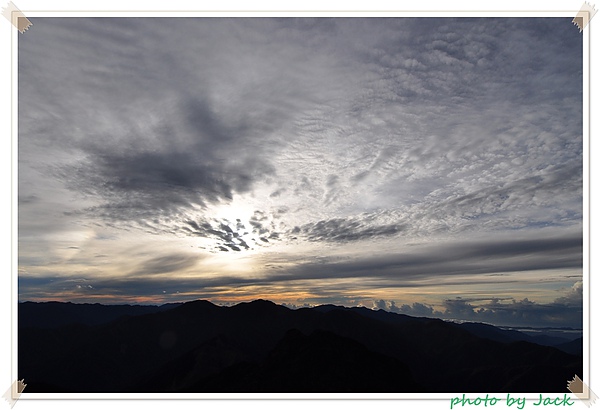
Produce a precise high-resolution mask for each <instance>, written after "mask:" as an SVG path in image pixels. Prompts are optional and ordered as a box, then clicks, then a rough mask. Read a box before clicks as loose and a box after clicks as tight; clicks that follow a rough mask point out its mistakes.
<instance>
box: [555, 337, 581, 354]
mask: <svg viewBox="0 0 600 410" xmlns="http://www.w3.org/2000/svg"><path fill="white" fill-rule="evenodd" d="M554 347H556V348H557V349H560V350H562V351H563V352H567V353H570V354H574V355H577V356H583V337H579V338H577V339H575V340H571V341H570V342H565V343H561V344H559V345H556V346H554Z"/></svg>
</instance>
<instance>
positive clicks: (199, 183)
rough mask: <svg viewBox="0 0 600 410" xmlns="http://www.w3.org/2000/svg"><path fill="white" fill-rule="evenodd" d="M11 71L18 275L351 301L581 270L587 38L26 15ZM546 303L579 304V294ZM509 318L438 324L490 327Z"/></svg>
mask: <svg viewBox="0 0 600 410" xmlns="http://www.w3.org/2000/svg"><path fill="white" fill-rule="evenodd" d="M74 33H76V35H75V34H74ZM19 56H20V57H19V79H20V84H19V104H20V107H23V109H20V110H19V195H20V198H19V201H20V202H19V264H20V266H21V267H23V268H24V269H26V271H27V272H29V275H31V276H36V275H37V276H42V275H50V276H52V275H53V273H52V272H56V271H63V272H65V275H66V274H67V273H66V272H69V273H68V275H74V274H75V273H74V271H75V270H76V269H80V271H83V269H84V267H85V266H86V262H87V265H88V266H90V267H93V268H98V269H99V270H100V268H99V266H100V262H102V265H101V267H102V270H103V271H104V270H109V271H111V272H122V273H121V274H123V275H125V272H127V273H131V274H132V275H133V276H130V277H123V278H110V280H111V282H110V283H109V281H108V280H104V279H103V280H101V281H99V283H94V284H92V285H93V286H94V292H97V293H95V295H96V297H100V296H101V292H102V291H104V292H105V293H106V295H119V297H126V296H127V295H130V296H132V297H150V296H154V295H159V296H160V295H162V294H163V293H162V292H163V291H165V292H166V293H165V295H169V294H170V293H169V292H171V291H173V294H174V292H175V291H176V290H179V291H189V293H188V296H190V295H191V294H193V295H196V296H206V297H219V298H220V300H226V296H224V293H227V292H230V293H229V294H230V295H238V293H236V292H237V291H238V290H240V289H243V292H247V293H248V295H250V294H251V293H252V292H263V293H264V294H266V295H277V294H278V292H284V291H285V288H286V287H289V289H295V290H296V289H300V288H302V289H305V291H306V292H309V291H310V292H312V293H311V294H310V295H308V294H307V295H304V296H302V297H305V298H307V299H308V298H312V299H311V300H310V301H308V300H307V303H309V302H310V303H313V302H314V301H327V300H333V298H335V297H340V298H342V299H340V300H344V301H347V302H348V303H350V302H349V301H351V300H353V301H356V302H357V303H359V301H360V303H362V302H363V301H364V298H363V297H362V296H361V295H362V294H367V293H369V292H366V293H365V292H362V291H363V290H369V291H373V290H374V289H379V288H384V287H385V288H386V289H391V291H393V290H394V289H399V288H402V287H407V288H411V289H414V288H418V287H424V288H427V289H430V288H431V286H433V285H432V284H433V283H435V284H437V285H438V286H439V285H440V283H443V284H447V285H449V286H459V285H462V284H469V283H471V284H472V283H478V284H480V285H481V286H482V288H485V289H487V290H486V292H487V293H486V295H485V296H486V297H487V296H489V295H490V294H494V293H495V292H496V293H497V292H499V290H498V289H496V288H494V284H496V285H497V284H498V283H506V282H502V281H509V280H510V281H513V282H512V283H513V284H514V287H515V288H514V289H515V292H518V291H519V290H520V288H519V287H520V286H521V285H522V284H523V283H529V281H531V279H530V277H533V276H539V272H545V271H552V272H559V270H563V271H564V272H565V275H567V274H568V275H577V274H578V273H579V272H580V271H581V268H582V264H583V262H582V261H583V194H582V192H583V191H582V189H583V166H582V164H583V140H582V135H583V132H582V118H583V117H582V109H583V107H582V103H581V101H582V97H583V94H582V89H581V84H582V73H583V70H582V64H581V62H582V38H581V36H580V35H579V33H577V32H576V31H573V30H572V25H571V24H570V22H569V20H568V19H567V18H564V19H563V18H535V19H529V18H431V19H430V18H428V19H427V24H422V19H414V18H381V19H370V18H365V19H363V18H315V19H312V18H298V19H291V18H243V19H239V18H231V19H230V18H216V19H214V18H202V19H196V18H191V19H170V18H166V19H162V18H161V19H145V18H135V19H127V20H123V19H110V18H108V19H107V18H103V19H94V18H92V19H90V18H70V19H62V18H38V20H36V30H35V32H33V31H32V32H31V33H29V34H28V36H26V37H23V39H22V40H20V41H19ZM548 84H552V87H548ZM100 234H102V235H104V236H105V237H111V238H113V239H111V241H110V242H111V245H109V244H107V242H108V241H105V240H103V239H101V238H102V236H101V235H100ZM157 238H160V240H161V241H164V248H161V249H160V251H159V252H156V253H154V254H150V256H149V255H148V254H146V255H141V256H139V258H138V259H135V260H133V259H132V258H126V257H124V256H123V255H121V251H120V248H122V247H123V243H124V242H122V241H130V242H128V243H136V244H138V246H139V247H140V248H144V247H149V248H152V249H155V248H153V246H155V245H154V244H155V243H156V240H157ZM161 243H163V242H161ZM190 246H193V247H194V250H196V251H198V252H199V255H202V258H203V259H202V261H203V262H204V261H206V262H207V263H212V265H211V266H212V267H215V268H214V271H212V270H211V272H212V274H214V275H213V276H214V277H211V278H205V277H203V272H201V270H200V269H198V270H196V268H195V263H196V261H197V260H199V259H201V258H200V257H199V256H198V257H194V256H190V255H187V253H184V252H182V249H189V247H190ZM69 247H78V248H79V249H78V250H76V249H71V250H70V251H68V252H66V251H65V250H66V249H68V248H69ZM267 247H269V249H267ZM89 249H96V251H93V252H92V251H89ZM75 251H77V252H75ZM69 252H70V253H69ZM75 253H77V255H75ZM97 254H103V255H109V256H110V257H106V258H102V261H98V258H96V256H98V255H97ZM115 255H120V256H119V257H116V256H115ZM250 256H252V258H249V257H250ZM247 257H248V258H249V259H246V258H247ZM86 258H87V259H86ZM224 260H228V261H244V262H243V268H247V271H248V272H252V273H251V274H247V275H246V276H243V275H242V274H240V275H230V274H229V273H228V272H229V271H230V270H231V266H230V265H227V263H225V262H223V261H224ZM230 263H233V262H230ZM225 265H227V269H228V270H226V271H225V270H220V269H221V267H222V266H225ZM242 270H243V269H242ZM144 271H146V272H147V273H145V274H144V273H143V272H144ZM94 272H95V271H94ZM179 272H187V273H190V275H192V276H193V277H194V281H189V282H188V281H187V279H186V280H184V279H182V278H181V277H180V276H178V273H179ZM516 272H522V273H523V274H522V276H523V277H521V278H516V277H515V275H512V273H516ZM163 273H164V275H163ZM99 275H100V274H99V273H93V274H92V272H90V277H89V278H88V279H90V280H92V276H94V277H95V276H99ZM144 275H146V276H144ZM492 275H504V276H492ZM114 276H118V275H117V274H116V273H114ZM162 276H170V277H171V279H172V280H173V282H171V283H170V284H169V283H167V282H163V281H162V279H161V278H162ZM59 279H60V275H57V276H56V278H55V279H54V282H52V283H48V284H46V285H45V286H47V287H48V288H47V289H48V290H44V289H42V286H40V287H38V285H37V284H36V283H34V282H28V281H27V280H25V281H24V282H23V283H24V284H25V285H24V286H26V287H25V288H24V289H23V292H24V293H23V294H24V295H25V294H28V293H27V292H29V294H31V292H33V289H35V291H36V292H40V293H39V294H40V295H41V294H44V295H47V294H50V293H49V292H50V289H52V290H54V291H55V292H58V293H60V292H63V291H64V290H62V288H59V287H57V285H56V284H57V283H59V282H60V280H59ZM144 279H146V280H148V282H147V283H146V282H144ZM494 279H497V281H496V282H494ZM294 281H296V282H294ZM144 283H146V285H144ZM357 284H360V286H362V287H364V289H362V288H361V289H357V290H356V293H352V287H353V286H354V287H357V286H358V285H357ZM65 286H66V285H65ZM136 286H138V287H139V288H136ZM174 286H177V289H175V288H174ZM27 287H29V288H27ZM219 287H220V288H219ZM28 289H29V290H28ZM88 289H89V288H88ZM99 289H102V290H99ZM258 289H260V290H258ZM359 290H360V291H359ZM30 291H31V292H30ZM45 292H47V293H45ZM547 292H550V291H547ZM341 293H343V295H340V294H341ZM351 293H352V294H351ZM73 295H76V294H73ZM257 296H263V294H261V295H257ZM511 296H513V297H514V299H515V300H520V301H521V302H523V300H524V299H523V297H521V296H519V297H517V296H516V295H511ZM73 297H75V296H73ZM115 297H116V296H115ZM249 297H250V296H249ZM382 297H383V296H379V295H377V296H372V297H371V299H377V300H379V299H381V298H382ZM439 297H440V298H447V296H439ZM562 297H563V298H565V299H564V300H558V299H557V302H556V303H557V305H559V304H565V303H567V301H572V303H573V304H574V305H573V309H575V304H577V300H578V299H577V293H576V291H575V290H574V291H573V293H568V294H565V295H563V296H562ZM343 298H347V299H343ZM384 300H387V301H388V302H385V303H386V307H387V308H388V309H392V310H395V311H398V312H413V313H415V314H427V313H428V312H429V309H430V308H431V306H433V305H429V304H428V303H430V302H431V301H429V300H427V301H418V302H416V303H417V304H415V303H413V302H414V301H413V300H411V301H410V302H411V304H408V303H404V302H398V304H396V303H394V304H391V301H389V298H387V297H386V298H385V299H384ZM547 300H551V299H548V298H547ZM499 302H500V300H499ZM505 302H506V301H502V303H499V304H500V305H502V306H495V307H494V306H492V305H491V302H490V306H489V307H484V306H483V302H482V301H474V300H471V299H469V300H466V299H463V300H462V301H458V302H457V301H454V302H452V301H451V302H447V309H448V311H449V312H463V313H464V314H467V315H468V314H471V313H469V312H470V309H471V307H470V306H474V307H475V308H476V309H480V308H482V307H483V308H484V310H485V311H484V312H481V315H483V314H484V313H485V312H487V311H490V312H496V313H489V314H490V315H492V314H493V315H496V316H494V317H501V313H499V312H501V311H502V309H505V310H507V309H509V306H512V305H510V304H509V303H505ZM521 302H515V303H517V304H518V303H521ZM302 303H304V302H302ZM442 303H443V301H442V300H438V305H437V306H441V304H442ZM569 303H570V302H569ZM569 306H571V305H569ZM537 308H538V306H537V305H536V306H534V307H531V306H529V305H527V303H525V302H523V311H526V310H527V309H530V310H532V309H537ZM444 309H446V308H444ZM471 310H472V309H471ZM550 310H552V309H550ZM550 310H549V311H550ZM473 312H475V313H472V314H473V315H479V313H477V312H476V311H475V310H473ZM486 314H487V313H486ZM507 315H508V313H507Z"/></svg>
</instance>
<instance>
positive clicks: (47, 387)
mask: <svg viewBox="0 0 600 410" xmlns="http://www.w3.org/2000/svg"><path fill="white" fill-rule="evenodd" d="M41 305H44V304H41ZM64 305H67V304H64ZM78 306H82V305H74V304H70V305H69V307H68V309H72V310H73V312H71V313H70V315H71V316H72V317H74V316H77V315H81V316H85V314H83V313H81V312H79V313H77V312H75V311H77V309H78ZM38 308H40V309H41V307H39V306H38ZM132 308H133V307H132ZM52 309H54V307H52ZM84 309H85V308H84ZM124 310H127V309H124ZM57 311H60V310H56V309H55V310H54V312H57ZM31 312H34V314H37V313H38V312H37V311H36V310H35V309H20V311H19V322H20V323H19V358H18V359H19V375H18V376H19V379H21V378H24V379H25V380H26V382H27V384H28V391H29V392H32V393H33V392H44V391H59V392H289V393H293V392H300V393H303V392H306V393H308V392H357V393H360V392H382V393H383V392H422V391H428V392H457V391H458V392H460V391H463V392H474V393H475V392H486V391H487V392H489V391H496V392H502V391H507V392H515V393H517V392H531V391H538V392H563V391H565V392H566V382H565V380H568V379H571V378H572V377H573V376H574V375H575V374H579V375H581V374H582V366H583V363H582V358H581V357H580V356H576V355H570V354H567V353H565V352H563V351H560V350H558V349H556V348H553V347H548V346H540V345H538V344H534V343H530V342H527V341H513V340H512V339H511V337H510V336H508V335H512V336H515V335H514V334H513V333H508V334H507V335H506V337H505V340H504V341H498V340H493V339H491V338H489V337H487V338H486V337H479V336H477V335H476V334H474V333H473V331H472V329H471V331H468V330H466V329H467V328H468V326H467V327H463V326H461V325H457V324H455V323H448V322H444V321H442V320H438V319H427V318H413V317H410V316H406V315H398V314H395V313H390V312H385V311H373V310H370V309H366V308H343V307H336V306H320V307H317V308H312V309H310V308H303V309H298V310H290V309H288V308H286V307H283V306H279V305H276V304H274V303H272V302H269V301H264V300H257V301H254V302H251V303H240V304H238V305H235V306H232V307H219V306H215V305H213V304H212V303H210V302H206V301H194V302H188V303H185V304H182V305H179V306H176V307H172V306H171V308H169V309H158V310H156V311H152V312H150V313H148V314H141V315H136V316H134V315H132V314H127V313H125V315H122V316H120V317H118V318H116V319H115V320H113V321H111V322H102V323H100V324H95V325H90V324H81V321H80V323H73V321H71V322H70V324H68V325H66V326H54V327H51V328H49V327H48V326H45V327H42V326H31V323H35V322H36V320H35V319H34V318H31V317H28V315H29V314H31ZM45 314H47V315H51V313H48V312H47V313H45ZM49 320H50V322H52V323H59V322H60V320H58V319H54V320H51V319H49ZM88 323H89V322H88ZM485 326H488V325H485ZM471 327H473V326H471ZM485 331H486V332H488V333H490V334H496V336H497V335H498V334H502V333H497V332H495V330H494V329H490V328H487V327H485ZM515 337H516V336H515ZM496 338H497V337H496Z"/></svg>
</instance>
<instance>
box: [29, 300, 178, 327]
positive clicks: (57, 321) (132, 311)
mask: <svg viewBox="0 0 600 410" xmlns="http://www.w3.org/2000/svg"><path fill="white" fill-rule="evenodd" d="M179 305H181V303H167V304H164V305H161V306H148V305H101V304H99V303H94V304H90V303H84V304H74V303H71V302H66V303H62V302H42V303H36V302H23V303H19V305H18V309H19V326H20V327H39V328H44V329H49V328H53V327H60V326H66V325H75V324H81V325H90V326H93V325H100V324H104V323H109V322H112V321H113V320H115V319H117V318H119V317H122V316H138V315H145V314H148V313H154V312H160V311H162V310H168V309H172V308H174V307H177V306H179Z"/></svg>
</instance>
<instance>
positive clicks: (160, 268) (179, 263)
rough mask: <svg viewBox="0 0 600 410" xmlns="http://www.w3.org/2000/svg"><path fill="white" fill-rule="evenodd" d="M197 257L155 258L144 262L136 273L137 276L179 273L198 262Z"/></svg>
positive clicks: (180, 255)
mask: <svg viewBox="0 0 600 410" xmlns="http://www.w3.org/2000/svg"><path fill="white" fill-rule="evenodd" d="M198 259H199V258H198V256H197V255H187V254H183V253H177V254H171V255H164V256H157V257H155V258H152V259H150V260H148V261H146V262H143V263H142V266H141V267H140V268H139V270H138V271H137V274H142V275H146V274H148V275H153V274H162V273H170V272H180V271H183V270H185V269H187V268H190V267H192V266H194V265H195V264H196V262H197V261H198Z"/></svg>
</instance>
